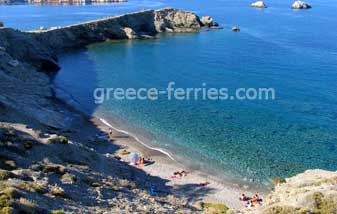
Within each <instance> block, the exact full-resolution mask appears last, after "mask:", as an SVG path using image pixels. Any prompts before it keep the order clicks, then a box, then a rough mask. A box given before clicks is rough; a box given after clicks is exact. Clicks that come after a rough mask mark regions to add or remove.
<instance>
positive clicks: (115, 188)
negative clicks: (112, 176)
mask: <svg viewBox="0 0 337 214" xmlns="http://www.w3.org/2000/svg"><path fill="white" fill-rule="evenodd" d="M111 189H112V190H113V191H116V192H117V191H119V187H118V186H117V185H113V186H111Z"/></svg>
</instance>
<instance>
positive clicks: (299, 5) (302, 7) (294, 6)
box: [291, 1, 311, 9]
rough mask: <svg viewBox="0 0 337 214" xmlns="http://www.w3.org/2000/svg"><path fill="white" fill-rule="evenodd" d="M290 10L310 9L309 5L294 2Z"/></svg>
mask: <svg viewBox="0 0 337 214" xmlns="http://www.w3.org/2000/svg"><path fill="white" fill-rule="evenodd" d="M291 8H292V9H310V8H311V5H310V4H308V3H306V2H303V1H295V2H294V3H293V4H292V5H291Z"/></svg>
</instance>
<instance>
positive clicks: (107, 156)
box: [0, 8, 337, 214]
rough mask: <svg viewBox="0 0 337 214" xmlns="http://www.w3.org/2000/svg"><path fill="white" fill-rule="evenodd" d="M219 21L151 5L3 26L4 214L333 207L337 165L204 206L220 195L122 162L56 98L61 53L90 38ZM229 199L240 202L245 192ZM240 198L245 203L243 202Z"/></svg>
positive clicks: (0, 190)
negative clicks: (25, 26) (47, 25)
mask: <svg viewBox="0 0 337 214" xmlns="http://www.w3.org/2000/svg"><path fill="white" fill-rule="evenodd" d="M204 26H206V27H209V28H212V27H217V26H218V24H217V23H216V22H215V21H214V20H213V19H212V18H211V17H204V18H199V17H198V16H197V15H195V14H194V13H191V12H185V11H181V10H176V9H172V8H166V9H161V10H156V11H154V10H147V11H140V12H136V13H131V14H125V15H120V16H115V17H106V18H103V19H99V20H95V21H90V22H86V23H81V24H77V25H71V26H67V27H55V28H51V29H46V30H36V31H30V32H25V31H19V30H15V29H12V28H5V27H1V28H0V168H1V169H0V213H1V214H2V213H53V214H57V213H58V214H62V213H226V212H228V213H230V212H232V213H247V212H249V213H327V214H328V213H329V214H330V213H336V206H335V205H336V196H337V192H336V191H337V190H336V182H337V176H336V172H327V171H323V170H314V171H307V172H305V173H303V174H300V175H297V176H295V177H293V178H289V179H276V181H277V182H276V183H277V185H276V186H275V190H274V191H273V192H272V193H270V195H269V196H267V197H266V198H265V205H264V206H259V207H257V208H255V209H245V208H243V209H242V210H238V209H232V210H228V207H227V206H226V205H224V204H219V203H217V202H216V203H210V201H208V202H207V203H206V202H205V201H204V195H206V194H208V193H210V192H212V191H213V192H214V189H212V188H210V187H207V186H206V187H199V186H197V185H196V184H180V185H174V186H170V185H167V183H168V180H167V179H164V178H162V177H158V176H153V175H150V174H148V173H146V172H145V171H143V170H142V169H139V168H137V167H133V166H129V165H128V164H126V163H125V162H122V161H120V157H118V156H117V155H116V154H117V153H118V151H119V150H120V149H123V148H121V146H120V145H118V144H114V142H115V141H119V140H124V139H128V138H129V136H125V134H121V133H118V132H114V133H113V134H112V135H113V136H110V137H107V134H105V133H104V132H102V130H101V129H100V128H99V127H98V126H97V124H95V123H93V122H92V121H91V118H88V117H87V116H85V115H83V114H81V113H80V112H79V111H77V110H75V109H73V108H72V107H71V106H68V105H67V104H65V103H64V102H62V101H60V100H59V99H57V98H56V97H55V91H54V88H53V85H52V82H51V78H52V75H53V74H54V72H56V71H57V70H58V69H59V68H60V67H59V65H58V60H57V55H58V54H60V53H62V52H63V51H69V50H72V49H77V48H85V46H86V45H88V44H91V43H94V42H104V41H108V40H116V39H149V38H154V37H155V36H156V35H157V34H158V33H161V32H168V33H182V32H184V33H191V32H199V31H200V29H201V28H202V27H204ZM223 194H228V197H229V198H232V199H233V200H235V201H238V197H239V195H230V193H228V192H225V193H223ZM239 203H240V202H239Z"/></svg>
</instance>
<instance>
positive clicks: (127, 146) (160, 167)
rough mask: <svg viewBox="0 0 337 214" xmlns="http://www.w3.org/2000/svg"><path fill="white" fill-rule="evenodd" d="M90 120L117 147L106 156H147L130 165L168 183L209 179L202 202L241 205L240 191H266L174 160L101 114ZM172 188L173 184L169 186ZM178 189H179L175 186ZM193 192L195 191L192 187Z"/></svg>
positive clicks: (190, 182)
mask: <svg viewBox="0 0 337 214" xmlns="http://www.w3.org/2000/svg"><path fill="white" fill-rule="evenodd" d="M90 121H91V122H92V123H93V124H94V125H95V126H96V127H97V128H98V129H99V130H101V131H102V132H103V133H105V135H106V136H109V132H110V133H111V131H112V134H111V136H112V137H108V138H109V141H110V142H111V141H112V142H111V143H112V144H114V145H118V146H120V147H121V149H119V150H118V151H116V152H115V153H113V154H109V153H108V151H107V154H106V156H116V155H118V156H121V158H122V159H121V161H123V162H127V158H126V157H125V156H124V157H123V156H122V155H120V152H121V151H123V150H127V151H129V152H133V153H137V154H138V155H140V156H141V157H145V158H149V159H151V160H153V161H154V164H151V165H149V166H142V167H139V166H133V167H136V168H139V169H141V170H143V171H144V172H145V173H147V174H149V175H151V176H157V177H160V178H162V179H164V180H167V181H168V182H167V185H168V186H172V187H174V186H180V185H195V186H198V185H199V184H201V183H206V182H209V184H208V185H207V188H210V189H212V191H210V192H209V193H205V194H204V195H201V196H200V195H199V197H200V199H199V201H204V202H206V203H221V204H225V205H226V206H228V207H230V208H231V209H243V208H244V205H245V203H244V202H242V201H240V200H239V197H240V195H241V194H242V193H245V194H246V195H254V194H255V193H257V192H258V193H259V195H260V196H262V198H264V197H265V196H266V195H267V194H268V191H267V190H263V189H258V188H254V187H248V188H247V187H245V186H244V185H240V184H239V183H233V182H231V181H230V180H224V179H222V178H219V177H217V176H215V175H209V174H206V173H205V172H203V171H201V170H195V169H190V168H189V167H187V166H185V165H184V164H183V163H180V162H178V161H176V160H175V159H174V158H173V157H172V156H171V155H170V154H169V153H168V152H165V151H163V150H162V149H160V148H152V147H150V146H148V145H147V144H146V143H144V142H142V141H140V140H139V139H138V137H137V136H134V135H133V134H132V133H129V132H128V131H125V130H120V129H118V128H116V127H114V126H113V125H111V124H110V123H109V122H108V121H106V120H105V119H103V118H100V117H95V116H93V117H92V118H91V119H90ZM180 170H185V171H187V172H188V175H187V176H185V177H181V178H172V177H171V176H172V175H173V172H175V171H180ZM173 189H174V188H173ZM198 189H202V187H199V188H196V190H198ZM179 191H181V190H179ZM196 192H197V191H196ZM178 194H182V195H183V194H191V195H190V196H191V197H193V193H191V192H189V193H187V192H184V191H181V192H180V193H179V192H178Z"/></svg>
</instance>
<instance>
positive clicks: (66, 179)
mask: <svg viewBox="0 0 337 214" xmlns="http://www.w3.org/2000/svg"><path fill="white" fill-rule="evenodd" d="M61 181H62V183H70V184H72V183H74V182H76V176H75V175H73V174H70V173H66V174H64V175H62V178H61Z"/></svg>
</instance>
